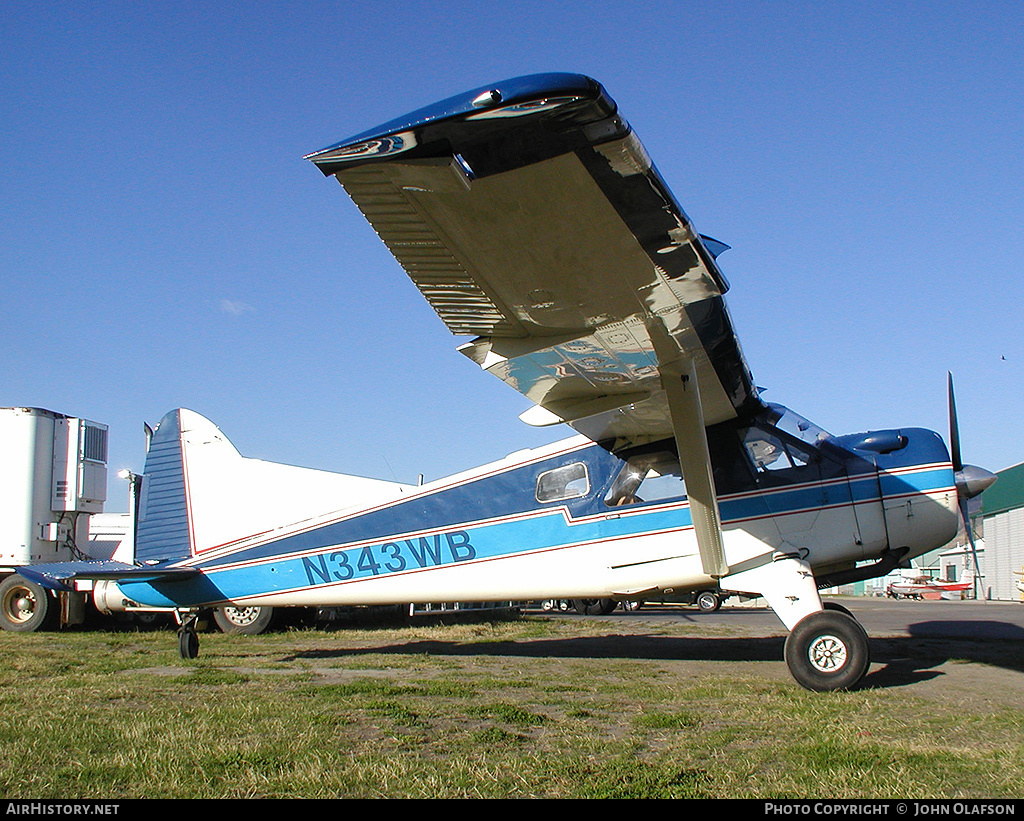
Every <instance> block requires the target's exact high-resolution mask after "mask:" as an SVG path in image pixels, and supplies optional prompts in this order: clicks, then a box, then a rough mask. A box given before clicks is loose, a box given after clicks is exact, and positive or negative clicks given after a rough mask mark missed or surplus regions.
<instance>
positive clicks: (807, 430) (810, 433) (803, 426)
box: [766, 403, 832, 445]
mask: <svg viewBox="0 0 1024 821" xmlns="http://www.w3.org/2000/svg"><path fill="white" fill-rule="evenodd" d="M766 417H767V419H766V421H768V422H769V423H770V424H771V425H773V426H774V427H776V428H778V429H779V430H781V431H782V432H783V433H788V434H789V435H790V436H794V437H796V438H797V439H800V440H801V441H804V442H807V444H809V445H817V444H819V443H821V442H823V441H824V440H826V439H831V438H832V434H830V433H829V432H828V431H826V430H824V429H823V428H820V427H818V426H817V425H815V424H814V423H813V422H809V421H807V420H806V419H804V418H803V417H802V416H801V415H800V414H798V413H793V411H791V410H790V409H789V408H787V407H784V406H782V405H776V404H774V403H773V404H769V405H768V412H767V414H766Z"/></svg>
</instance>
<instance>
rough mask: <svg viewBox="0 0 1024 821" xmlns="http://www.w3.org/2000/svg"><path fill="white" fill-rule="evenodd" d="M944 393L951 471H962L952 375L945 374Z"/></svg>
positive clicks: (962, 464)
mask: <svg viewBox="0 0 1024 821" xmlns="http://www.w3.org/2000/svg"><path fill="white" fill-rule="evenodd" d="M946 392H947V394H948V396H949V455H950V458H951V459H952V460H953V470H954V471H958V470H963V467H964V462H963V459H962V458H961V457H960V425H959V423H958V422H957V419H956V398H955V397H954V396H953V374H952V373H950V372H949V371H947V372H946Z"/></svg>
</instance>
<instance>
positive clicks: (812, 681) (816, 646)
mask: <svg viewBox="0 0 1024 821" xmlns="http://www.w3.org/2000/svg"><path fill="white" fill-rule="evenodd" d="M785 656H786V664H788V665H789V671H790V673H792V675H793V678H794V679H796V681H797V683H798V684H799V685H800V686H802V687H806V688H807V689H808V690H815V691H819V692H824V691H829V690H848V689H850V688H851V687H853V686H854V685H855V684H857V682H859V681H860V680H861V678H862V677H863V676H864V674H865V673H866V672H867V669H868V665H869V664H870V651H869V647H868V634H867V633H866V632H864V628H863V627H861V626H860V624H859V623H858V622H857V621H856V620H855V619H853V618H851V617H850V616H848V615H847V614H846V613H842V612H840V611H838V610H831V609H829V610H820V611H818V612H817V613H811V614H810V615H809V616H806V617H804V618H803V619H802V620H801V621H800V622H798V623H797V625H796V627H794V628H793V630H792V631H791V632H790V634H789V636H788V637H787V638H786V648H785Z"/></svg>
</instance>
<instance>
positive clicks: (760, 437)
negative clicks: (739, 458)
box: [743, 428, 812, 473]
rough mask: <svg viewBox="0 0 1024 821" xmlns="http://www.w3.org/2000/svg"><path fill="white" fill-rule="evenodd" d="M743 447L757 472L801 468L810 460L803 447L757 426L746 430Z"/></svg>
mask: <svg viewBox="0 0 1024 821" xmlns="http://www.w3.org/2000/svg"><path fill="white" fill-rule="evenodd" d="M743 447H745V448H746V449H747V455H748V456H749V457H750V461H751V462H752V463H753V465H754V469H755V470H756V471H757V472H758V473H764V472H766V471H774V470H788V469H790V468H801V467H805V466H806V465H808V464H810V463H811V461H812V458H811V455H810V454H809V453H808V452H807V451H805V450H803V448H800V447H798V446H797V445H795V444H793V443H791V442H786V441H785V440H783V439H781V438H780V437H778V436H775V435H773V434H771V433H769V432H768V431H765V430H760V429H759V428H750V429H748V430H747V431H746V433H745V434H744V436H743Z"/></svg>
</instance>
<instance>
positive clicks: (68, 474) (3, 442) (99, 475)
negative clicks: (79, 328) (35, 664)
mask: <svg viewBox="0 0 1024 821" xmlns="http://www.w3.org/2000/svg"><path fill="white" fill-rule="evenodd" d="M0 454H2V455H3V458H2V461H0V627H2V628H3V629H5V630H14V631H23V632H28V631H33V630H38V629H40V628H42V627H44V626H47V625H51V624H56V623H57V622H58V621H62V622H64V623H77V622H79V621H81V620H82V618H83V617H84V608H85V605H86V601H85V599H84V597H81V596H60V595H57V594H56V593H53V592H52V591H47V590H46V589H45V588H43V587H41V586H40V585H38V584H35V583H34V582H31V581H29V580H27V579H24V578H22V577H21V576H19V575H17V574H16V573H15V569H16V568H17V567H19V566H23V565H31V564H44V563H51V562H64V561H79V560H86V559H90V558H92V557H91V556H89V555H88V552H87V550H88V542H89V518H90V516H92V515H93V514H96V513H102V512H103V504H104V502H105V501H106V497H107V426H106V425H102V424H100V423H98V422H91V421H89V420H87V419H81V418H78V417H74V416H67V415H65V414H62V413H55V412H54V411H50V410H44V409H42V408H0Z"/></svg>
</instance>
